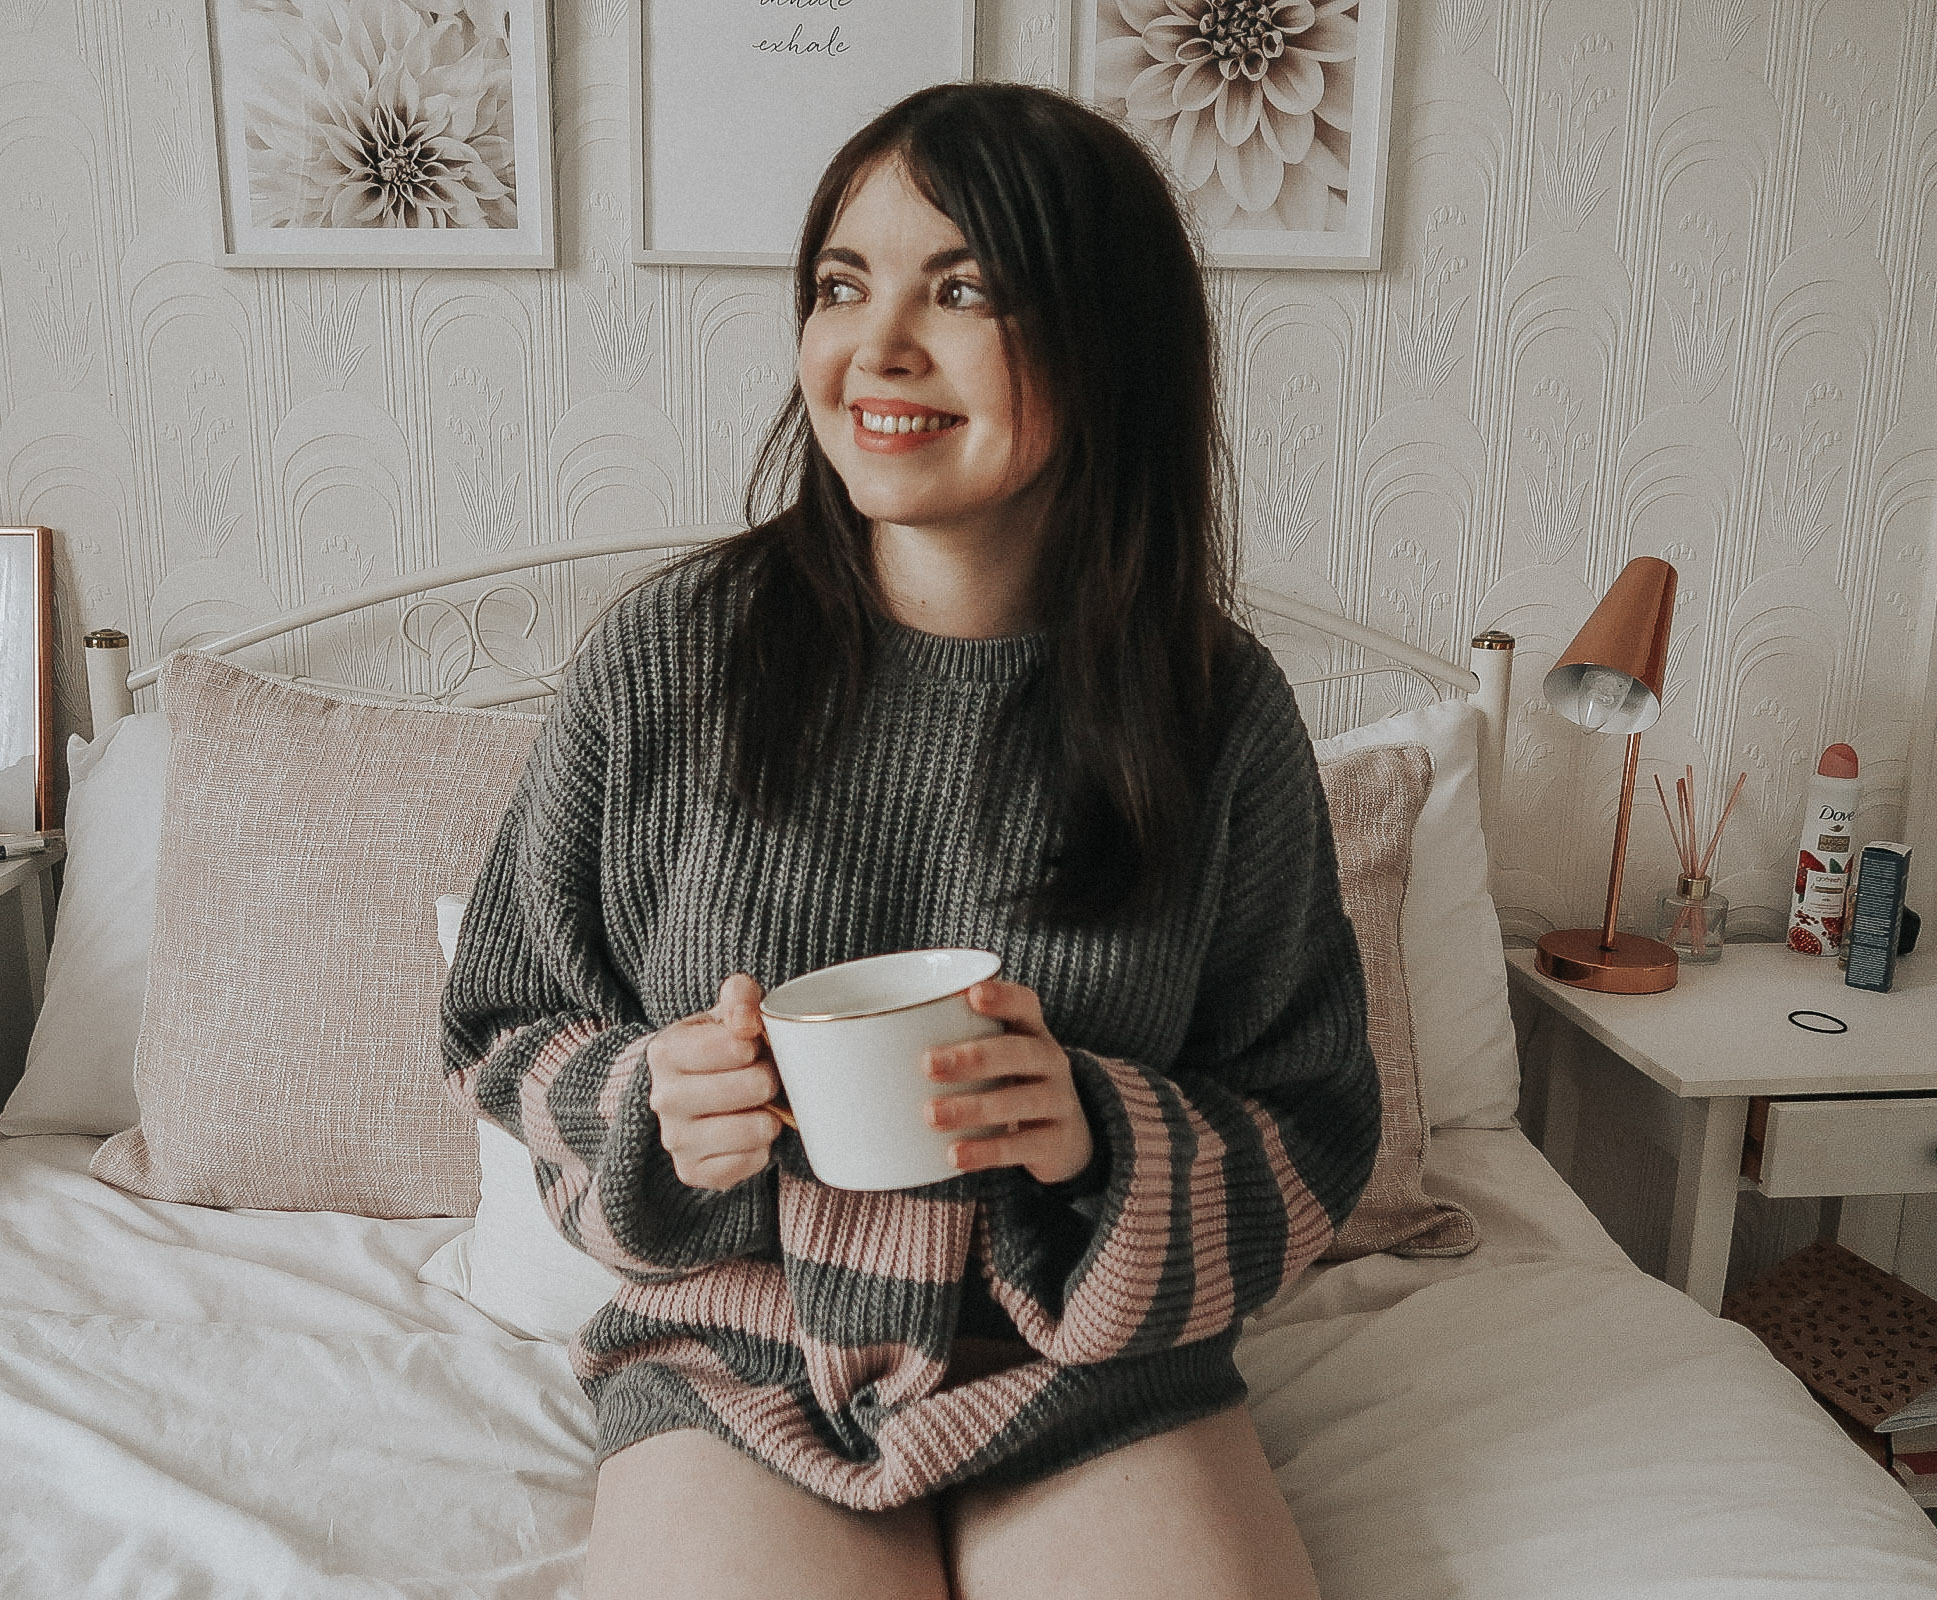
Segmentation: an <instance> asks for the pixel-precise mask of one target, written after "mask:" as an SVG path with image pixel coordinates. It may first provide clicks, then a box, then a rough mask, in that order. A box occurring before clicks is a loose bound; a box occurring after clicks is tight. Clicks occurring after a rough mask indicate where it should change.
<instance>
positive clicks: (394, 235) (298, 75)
mask: <svg viewBox="0 0 1937 1600" xmlns="http://www.w3.org/2000/svg"><path fill="white" fill-rule="evenodd" d="M206 5H207V20H208V39H209V53H208V67H209V92H210V96H211V99H212V103H213V105H214V110H215V140H216V150H217V157H218V159H217V163H216V165H217V174H218V178H217V184H216V187H217V190H218V205H217V210H218V215H217V219H216V221H217V238H216V259H217V260H218V261H219V262H220V264H221V265H223V266H231V267H318V266H334V267H447V266H462V267H549V266H551V265H552V264H553V243H552V165H551V161H552V156H551V94H550V77H551V47H550V41H549V38H548V29H547V25H546V24H547V16H546V9H545V7H546V0H206Z"/></svg>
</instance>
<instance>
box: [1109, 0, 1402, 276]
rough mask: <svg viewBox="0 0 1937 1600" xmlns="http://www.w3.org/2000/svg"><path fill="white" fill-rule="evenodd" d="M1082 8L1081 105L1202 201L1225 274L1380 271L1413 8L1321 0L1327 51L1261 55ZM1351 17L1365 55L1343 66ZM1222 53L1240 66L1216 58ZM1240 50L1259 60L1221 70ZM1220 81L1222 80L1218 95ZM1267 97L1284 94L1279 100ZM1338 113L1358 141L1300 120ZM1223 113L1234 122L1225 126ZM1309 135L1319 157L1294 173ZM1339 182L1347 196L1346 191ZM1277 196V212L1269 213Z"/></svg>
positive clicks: (1376, 1)
mask: <svg viewBox="0 0 1937 1600" xmlns="http://www.w3.org/2000/svg"><path fill="white" fill-rule="evenodd" d="M1075 4H1076V6H1077V8H1078V12H1079V27H1078V30H1077V53H1078V62H1077V71H1076V74H1075V84H1076V91H1075V92H1076V94H1077V96H1078V98H1080V99H1082V100H1085V101H1087V102H1088V103H1089V104H1091V105H1093V106H1095V107H1097V109H1098V110H1101V111H1104V112H1106V113H1108V114H1110V115H1112V116H1114V117H1116V118H1117V119H1118V120H1119V121H1121V122H1123V123H1124V124H1125V125H1126V126H1128V127H1129V128H1130V129H1131V130H1132V131H1133V132H1135V133H1137V134H1138V135H1139V136H1140V137H1141V138H1142V139H1143V140H1144V142H1145V143H1146V144H1148V145H1149V146H1150V148H1151V149H1152V150H1153V151H1155V152H1156V153H1157V155H1158V157H1159V159H1161V160H1162V161H1163V162H1164V163H1165V164H1166V166H1168V167H1169V169H1170V171H1171V173H1172V175H1173V176H1174V177H1175V178H1176V180H1177V184H1178V188H1179V190H1180V191H1181V192H1182V193H1183V194H1185V195H1186V196H1187V197H1188V198H1189V199H1190V201H1191V202H1192V205H1193V209H1194V210H1195V211H1196V214H1197V223H1198V227H1199V230H1200V232H1201V233H1202V236H1203V239H1204V242H1205V246H1206V249H1207V251H1208V253H1209V256H1210V260H1211V264H1212V265H1213V266H1218V267H1265V268H1278V267H1307V268H1314V267H1315V268H1330V269H1334V270H1359V271H1371V270H1375V269H1376V268H1377V267H1378V265H1379V256H1380V250H1381V246H1382V241H1383V234H1384V223H1385V187H1386V162H1387V154H1388V149H1389V146H1390V143H1391V122H1392V66H1393V43H1394V33H1395V30H1396V26H1397V20H1398V12H1399V6H1400V0H1317V6H1316V10H1317V16H1316V17H1315V19H1314V21H1313V23H1312V26H1311V30H1310V31H1311V32H1312V33H1314V34H1315V33H1316V32H1317V31H1318V30H1320V29H1323V30H1325V34H1324V36H1323V37H1319V38H1317V39H1315V41H1314V43H1315V45H1316V48H1315V49H1314V50H1312V51H1302V50H1300V49H1299V41H1298V38H1297V37H1290V36H1285V35H1280V36H1278V38H1277V39H1276V40H1275V41H1266V48H1265V49H1263V50H1259V49H1255V48H1254V49H1252V50H1250V51H1248V52H1247V51H1245V50H1244V45H1243V42H1241V41H1236V40H1230V39H1215V38H1206V37H1205V36H1204V35H1203V34H1202V33H1201V31H1196V30H1187V29H1186V28H1184V27H1182V26H1180V25H1179V21H1180V16H1181V13H1180V14H1179V16H1172V15H1170V13H1169V12H1168V11H1166V12H1165V13H1163V14H1161V15H1159V16H1158V17H1157V18H1155V19H1154V20H1153V21H1151V22H1149V23H1146V24H1145V25H1144V26H1143V28H1142V30H1141V32H1139V31H1138V29H1137V27H1136V26H1135V24H1133V23H1132V22H1131V21H1130V20H1128V18H1127V15H1126V13H1127V12H1129V11H1138V12H1141V11H1147V10H1149V9H1150V8H1149V7H1148V6H1147V5H1146V6H1131V7H1125V6H1123V5H1121V4H1120V3H1119V0H1075ZM1341 19H1349V20H1350V23H1351V29H1350V32H1351V34H1352V36H1353V39H1352V54H1351V55H1350V56H1349V57H1345V58H1341V59H1333V58H1335V57H1337V51H1338V48H1339V41H1340V38H1341V36H1342V35H1343V33H1344V32H1345V30H1343V29H1341V28H1340V27H1339V26H1338V23H1339V21H1340V20H1341ZM1220 50H1222V51H1225V52H1227V54H1225V55H1221V56H1220V55H1218V54H1216V53H1215V52H1218V51H1220ZM1229 52H1236V53H1238V55H1239V56H1248V57H1249V61H1248V62H1247V63H1246V64H1245V65H1244V66H1241V67H1239V69H1238V70H1237V71H1236V73H1235V75H1234V76H1233V77H1230V78H1225V77H1224V76H1223V74H1222V72H1221V70H1220V69H1221V66H1222V63H1223V61H1224V60H1227V59H1232V56H1231V55H1230V54H1229ZM1274 52H1275V53H1274ZM1341 60H1342V61H1343V62H1344V63H1346V64H1345V65H1344V66H1343V67H1341ZM1314 68H1315V69H1316V70H1317V72H1318V73H1319V74H1320V76H1321V77H1322V79H1323V82H1324V89H1323V92H1322V95H1321V96H1320V98H1319V99H1318V100H1317V101H1312V95H1313V93H1314V92H1315V91H1314V89H1313V88H1312V86H1311V85H1310V84H1308V83H1307V81H1306V80H1308V79H1310V78H1311V74H1312V69H1314ZM1211 75H1215V76H1216V77H1217V79H1218V80H1219V81H1218V82H1217V83H1215V84H1214V83H1213V82H1212V81H1211ZM1266 78H1269V79H1270V80H1271V82H1270V84H1269V85H1267V84H1266V82H1265V79H1266ZM1180 82H1181V83H1182V84H1183V88H1182V90H1181V96H1180V91H1179V84H1180ZM1233 85H1235V88H1233V87H1232V86H1233ZM1267 88H1271V89H1273V90H1275V91H1276V92H1275V93H1274V94H1267V93H1266V89H1267ZM1132 96H1134V97H1135V101H1136V104H1135V105H1133V104H1132V103H1131V101H1132ZM1180 97H1181V98H1182V99H1183V100H1185V101H1186V102H1188V101H1190V100H1193V99H1205V100H1206V105H1205V107H1204V108H1203V109H1201V110H1200V109H1197V108H1195V107H1192V108H1190V109H1187V110H1179V109H1177V103H1178V100H1179V98H1180ZM1227 100H1228V103H1225V104H1223V105H1222V106H1221V105H1220V102H1226V101H1227ZM1327 101H1329V102H1330V109H1333V110H1339V109H1343V110H1345V111H1346V112H1347V113H1348V114H1347V116H1346V118H1345V120H1346V121H1347V122H1348V123H1349V127H1348V128H1347V129H1344V130H1341V129H1339V128H1337V127H1335V126H1333V125H1332V124H1331V123H1330V122H1328V121H1326V120H1325V118H1324V117H1323V115H1315V114H1314V112H1313V111H1312V110H1306V109H1297V108H1298V107H1299V106H1300V104H1301V102H1311V103H1312V104H1313V105H1314V106H1316V105H1322V104H1325V102H1327ZM1341 102H1342V104H1341ZM1280 105H1282V106H1283V107H1284V108H1285V109H1283V110H1281V111H1279V113H1278V116H1277V118H1276V120H1275V121H1274V122H1273V126H1272V129H1271V130H1270V133H1271V136H1270V137H1268V136H1267V131H1266V130H1265V129H1264V128H1263V127H1262V126H1261V125H1260V124H1261V122H1262V121H1263V116H1264V111H1265V109H1266V108H1271V107H1278V106H1280ZM1254 107H1255V108H1257V114H1256V115H1253V108H1254ZM1220 109H1223V110H1224V111H1225V113H1226V117H1227V120H1226V121H1225V122H1224V123H1223V124H1220V122H1219V120H1218V111H1219V110H1220ZM1186 118H1188V119H1190V120H1189V122H1188V124H1187V125H1186V124H1185V119H1186ZM1305 123H1309V124H1310V125H1311V129H1312V131H1311V133H1310V135H1309V136H1308V135H1306V134H1305V133H1304V132H1303V125H1304V124H1305ZM1238 126H1242V127H1245V128H1246V129H1247V131H1246V133H1245V136H1244V138H1243V139H1241V140H1239V141H1237V143H1236V144H1232V143H1230V142H1229V141H1228V140H1227V139H1226V138H1225V130H1226V129H1228V128H1230V127H1238ZM1303 137H1309V138H1310V143H1309V144H1308V145H1307V147H1306V149H1307V155H1306V157H1305V158H1304V159H1303V160H1302V161H1298V162H1292V161H1287V160H1286V159H1285V158H1284V149H1285V148H1286V147H1288V146H1290V145H1293V144H1295V143H1296V141H1297V140H1298V139H1300V138H1303ZM1274 138H1275V140H1276V147H1274ZM1341 145H1343V147H1344V148H1343V149H1341ZM1179 152H1181V160H1180V159H1179V158H1178V157H1179ZM1207 168H1208V175H1207ZM1338 178H1342V179H1343V182H1342V184H1341V183H1339V182H1336V181H1333V180H1336V179H1338ZM1267 195H1269V196H1271V197H1272V198H1271V199H1270V201H1269V202H1268V203H1267V205H1264V206H1259V205H1256V204H1255V202H1257V201H1260V200H1264V199H1265V197H1266V196H1267Z"/></svg>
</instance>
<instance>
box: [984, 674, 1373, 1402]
mask: <svg viewBox="0 0 1937 1600" xmlns="http://www.w3.org/2000/svg"><path fill="white" fill-rule="evenodd" d="M1250 701H1251V703H1250V706H1249V707H1248V708H1247V715H1246V716H1243V717H1240V719H1239V726H1240V728H1241V729H1242V728H1244V726H1245V724H1246V723H1247V722H1248V723H1249V727H1248V729H1246V730H1245V736H1244V739H1243V746H1244V749H1243V754H1242V756H1241V758H1240V763H1239V766H1238V769H1237V776H1236V779H1235V783H1234V786H1233V788H1232V790H1231V792H1230V802H1229V808H1228V813H1227V819H1228V820H1227V825H1226V827H1225V828H1224V834H1223V838H1222V840H1221V842H1220V843H1219V844H1218V845H1217V847H1215V848H1214V849H1213V851H1212V854H1211V870H1212V871H1213V872H1214V873H1215V874H1217V875H1218V877H1219V880H1220V881H1221V886H1222V887H1221V897H1220V901H1219V908H1218V912H1217V915H1216V920H1215V922H1214V924H1213V928H1212V933H1211V937H1210V943H1209V947H1208V949H1207V952H1206V956H1205V960H1204V964H1203V968H1202V972H1201V975H1200V980H1199V985H1198V992H1197V998H1196V1002H1195V1005H1194V1007H1193V1011H1192V1020H1191V1023H1190V1027H1189V1030H1188V1034H1187V1037H1186V1039H1185V1043H1184V1047H1183V1049H1182V1051H1181V1052H1180V1054H1179V1056H1178V1059H1177V1060H1176V1061H1175V1062H1174V1063H1172V1064H1171V1066H1170V1069H1169V1070H1168V1071H1160V1070H1157V1069H1156V1068H1154V1067H1152V1066H1148V1065H1144V1064H1140V1063H1136V1062H1130V1061H1120V1060H1112V1059H1106V1058H1103V1057H1101V1056H1097V1055H1093V1054H1090V1053H1088V1052H1086V1051H1083V1050H1080V1049H1072V1050H1071V1051H1070V1059H1071V1064H1072V1067H1073V1069H1074V1073H1075V1079H1076V1087H1077V1093H1078V1095H1079V1097H1080V1098H1081V1100H1082V1102H1083V1106H1084V1109H1085V1111H1086V1112H1087V1113H1088V1116H1089V1119H1090V1126H1091V1129H1092V1132H1093V1133H1094V1135H1095V1137H1096V1139H1097V1141H1098V1145H1099V1152H1098V1159H1097V1161H1096V1162H1095V1163H1094V1164H1093V1168H1094V1170H1095V1172H1097V1173H1099V1174H1101V1191H1100V1194H1099V1195H1097V1196H1096V1197H1095V1198H1094V1199H1093V1200H1092V1201H1090V1202H1089V1203H1087V1204H1085V1205H1083V1206H1082V1207H1081V1209H1082V1210H1083V1211H1084V1212H1093V1213H1094V1220H1093V1222H1090V1221H1082V1222H1079V1223H1078V1224H1076V1225H1074V1226H1072V1222H1071V1218H1072V1217H1073V1216H1074V1215H1075V1211H1074V1209H1073V1208H1072V1207H1071V1206H1070V1204H1069V1202H1068V1199H1067V1197H1066V1196H1058V1195H1050V1194H1047V1193H1045V1191H1043V1189H1042V1188H1041V1186H1040V1185H1036V1184H1034V1183H1033V1181H1032V1180H1029V1179H1028V1178H1027V1176H1026V1175H1025V1174H1022V1173H1021V1172H1020V1171H1019V1170H1016V1169H1011V1170H1010V1171H1009V1172H1007V1173H1005V1174H1003V1175H1002V1178H1001V1181H999V1182H997V1183H994V1184H992V1185H991V1186H990V1190H989V1193H988V1198H987V1201H986V1203H985V1207H984V1210H985V1215H986V1216H987V1219H988V1222H987V1226H988V1233H987V1236H986V1255H987V1260H988V1262H989V1266H990V1270H991V1273H992V1284H991V1287H992V1290H993V1292H994V1294H995V1297H996V1299H997V1300H998V1301H999V1302H1001V1303H1002V1304H1003V1305H1004V1307H1005V1308H1006V1309H1007V1310H1008V1311H1009V1314H1010V1316H1011V1317H1012V1319H1014V1321H1015V1322H1016V1325H1017V1328H1018V1329H1019V1331H1020V1332H1021V1333H1022V1334H1023V1336H1024V1338H1025V1339H1027V1340H1028V1341H1029V1343H1030V1344H1031V1345H1032V1346H1034V1347H1035V1348H1036V1349H1037V1350H1038V1351H1040V1352H1041V1353H1042V1354H1044V1355H1046V1356H1048V1357H1050V1358H1051V1359H1052V1360H1055V1361H1059V1362H1064V1363H1069V1364H1076V1363H1085V1362H1096V1361H1103V1360H1107V1359H1109V1358H1111V1357H1114V1356H1121V1355H1137V1354H1142V1353H1147V1352H1151V1351H1155V1350H1159V1349H1164V1348H1167V1347H1169V1346H1173V1345H1179V1344H1185V1343H1189V1342H1191V1341H1194V1340H1198V1339H1204V1338H1210V1337H1214V1336H1216V1335H1219V1334H1222V1333H1225V1332H1227V1331H1228V1330H1230V1329H1231V1328H1232V1327H1233V1326H1234V1325H1235V1324H1236V1323H1237V1322H1238V1320H1239V1319H1241V1318H1243V1317H1245V1316H1247V1315H1249V1314H1250V1313H1251V1312H1253V1311H1255V1310H1257V1309H1258V1308H1259V1307H1260V1306H1262V1305H1264V1304H1265V1303H1266V1302H1267V1301H1269V1300H1270V1299H1271V1298H1272V1297H1273V1296H1274V1295H1275V1294H1276V1293H1277V1292H1278V1290H1279V1289H1280V1288H1281V1287H1282V1286H1283V1285H1284V1284H1286V1283H1287V1282H1289V1281H1290V1280H1291V1279H1292V1278H1293V1277H1295V1276H1296V1275H1297V1274H1298V1273H1299V1272H1301V1271H1302V1270H1303V1269H1304V1268H1305V1267H1306V1266H1307V1265H1309V1264H1310V1263H1311V1262H1312V1261H1313V1260H1315V1259H1316V1258H1317V1257H1318V1255H1319V1254H1320V1253H1321V1252H1322V1251H1323V1250H1324V1249H1325V1247H1326V1246H1327V1245H1328V1244H1329V1243H1330V1241H1331V1238H1332V1235H1333V1234H1334V1232H1335V1231H1336V1230H1337V1229H1338V1228H1339V1227H1340V1226H1342V1225H1343V1223H1344V1221H1345V1218H1346V1217H1347V1215H1348V1214H1349V1213H1350V1211H1351V1208H1352V1206H1353V1205H1354V1204H1355V1203H1356V1202H1357V1199H1358V1196H1359V1194H1360V1192H1361V1191H1362V1190H1363V1189H1364V1187H1365V1184H1366V1182H1367V1181H1368V1179H1369V1178H1370V1176H1371V1172H1372V1162H1373V1157H1374V1155H1375V1153H1376V1151H1377V1147H1378V1139H1379V1080H1378V1071H1377V1068H1376V1066H1375V1064H1374V1062H1373V1059H1372V1054H1371V1049H1370V1046H1369V1045H1368V1043H1367V1038H1366V1022H1365V984H1364V977H1363V975H1362V972H1361V968H1360V963H1359V951H1358V944H1357V941H1356V938H1355V936H1354V934H1353V931H1352V925H1351V923H1350V921H1349V920H1348V919H1347V918H1346V915H1345V911H1344V906H1343V903H1342V900H1341V898H1340V893H1339V883H1338V866H1337V859H1336V854H1335V851H1334V847H1333V842H1332V831H1331V819H1330V814H1329V811H1328V809H1327V806H1326V803H1325V795H1324V790H1323V789H1322V787H1321V786H1320V783H1319V778H1318V767H1317V761H1316V758H1315V756H1314V754H1313V751H1312V745H1311V740H1310V738H1309V736H1308V735H1307V734H1306V731H1305V728H1304V724H1303V722H1302V720H1301V719H1300V717H1299V714H1298V711H1297V707H1296V704H1295V702H1294V701H1293V700H1292V697H1291V691H1290V689H1289V687H1288V686H1286V685H1285V683H1284V679H1283V677H1282V675H1281V674H1279V673H1278V672H1277V670H1276V668H1275V667H1271V668H1270V669H1269V672H1268V675H1266V676H1265V677H1264V678H1263V679H1261V680H1260V681H1258V682H1256V684H1255V687H1254V693H1253V695H1252V696H1251V697H1250Z"/></svg>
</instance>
